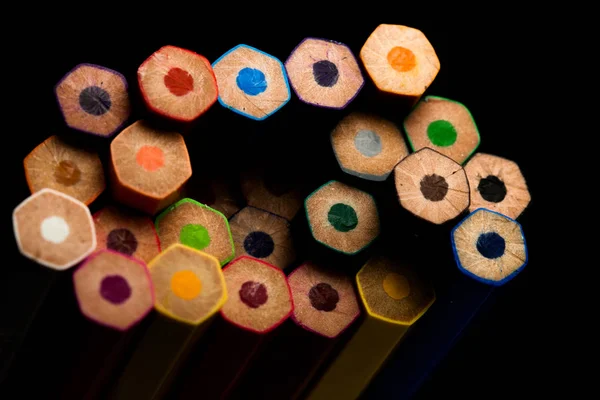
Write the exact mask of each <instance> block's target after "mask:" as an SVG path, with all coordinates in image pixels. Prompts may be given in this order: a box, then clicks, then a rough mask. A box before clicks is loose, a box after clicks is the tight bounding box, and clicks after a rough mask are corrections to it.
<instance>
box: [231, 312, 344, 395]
mask: <svg viewBox="0 0 600 400" xmlns="http://www.w3.org/2000/svg"><path fill="white" fill-rule="evenodd" d="M336 343H337V341H336V339H330V338H326V337H324V336H320V335H316V334H314V333H313V332H309V331H307V330H306V329H303V328H301V327H299V326H298V325H296V324H295V323H294V322H293V321H291V320H289V321H286V322H285V323H284V324H283V325H282V326H281V327H279V329H278V330H277V331H276V334H275V335H274V336H273V338H272V340H270V341H269V343H268V347H266V348H265V349H264V350H263V351H262V352H261V353H260V355H258V356H257V358H256V360H255V361H254V362H253V364H252V368H251V369H249V370H248V371H247V372H246V374H245V375H244V377H243V378H242V379H241V380H240V382H239V383H238V385H237V387H236V388H235V390H233V391H232V392H231V396H230V398H232V399H238V398H239V399H241V398H247V396H248V394H249V393H252V395H253V396H255V397H256V398H262V399H292V398H296V397H297V396H298V395H299V394H300V392H301V390H302V388H303V387H304V386H305V385H306V384H307V383H308V380H309V379H310V378H311V376H312V375H313V374H314V373H315V372H316V371H317V369H318V367H319V366H320V365H321V363H322V362H323V361H324V359H325V358H327V356H328V355H329V354H330V352H331V350H332V349H333V348H334V345H335V344H336Z"/></svg>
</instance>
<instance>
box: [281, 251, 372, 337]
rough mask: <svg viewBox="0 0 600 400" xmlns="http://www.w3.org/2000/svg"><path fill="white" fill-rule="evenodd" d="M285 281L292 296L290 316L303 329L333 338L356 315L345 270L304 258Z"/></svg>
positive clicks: (355, 306)
mask: <svg viewBox="0 0 600 400" xmlns="http://www.w3.org/2000/svg"><path fill="white" fill-rule="evenodd" d="M288 281H289V283H290V287H291V289H292V296H293V298H294V314H293V315H292V319H293V320H294V322H295V323H297V324H298V325H299V326H301V327H303V328H304V329H307V330H309V331H311V332H314V333H317V334H319V335H322V336H325V337H328V338H335V337H338V336H339V335H340V334H341V333H342V332H343V331H344V330H345V329H346V328H348V327H349V326H350V325H351V324H352V323H353V322H354V321H355V320H356V319H357V318H358V316H359V315H360V307H359V305H358V300H357V298H356V293H355V291H354V285H353V283H352V280H351V279H350V278H349V277H348V276H347V275H345V274H342V273H339V272H336V271H330V270H328V269H325V268H323V267H321V266H318V265H317V264H315V263H313V262H306V263H304V264H302V265H301V266H299V267H298V268H296V269H295V270H294V271H293V272H292V273H291V274H290V275H289V277H288Z"/></svg>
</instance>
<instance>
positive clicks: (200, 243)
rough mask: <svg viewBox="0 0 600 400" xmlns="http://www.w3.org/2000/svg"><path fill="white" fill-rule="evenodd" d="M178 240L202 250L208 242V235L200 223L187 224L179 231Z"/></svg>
mask: <svg viewBox="0 0 600 400" xmlns="http://www.w3.org/2000/svg"><path fill="white" fill-rule="evenodd" d="M179 241H180V242H181V244H184V245H186V246H189V247H193V248H194V249H197V250H202V249H205V248H206V247H208V245H209V244H210V235H209V234H208V230H207V229H206V228H205V227H203V226H202V225H198V224H187V225H184V226H183V228H181V231H180V232H179Z"/></svg>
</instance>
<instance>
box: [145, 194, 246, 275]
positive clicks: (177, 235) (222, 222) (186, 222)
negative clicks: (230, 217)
mask: <svg viewBox="0 0 600 400" xmlns="http://www.w3.org/2000/svg"><path fill="white" fill-rule="evenodd" d="M155 226H156V232H157V233H158V237H159V238H160V243H161V245H162V246H163V247H168V246H170V245H172V244H173V243H181V244H183V245H186V246H189V247H192V248H194V249H196V250H202V251H203V252H205V253H207V254H210V255H211V256H214V257H215V258H216V259H217V260H219V263H220V265H225V264H227V263H228V262H229V261H230V260H231V259H232V258H233V257H234V255H235V250H234V246H233V239H232V237H231V231H230V228H229V222H228V221H227V218H225V216H224V215H223V214H221V213H220V212H218V211H217V210H214V209H212V208H210V207H208V206H207V205H204V204H201V203H198V202H197V201H196V200H192V199H189V198H185V199H181V200H179V201H178V202H177V203H175V204H173V205H171V206H170V207H169V208H167V209H166V210H164V211H163V212H162V213H161V214H160V215H159V216H158V217H156V221H155Z"/></svg>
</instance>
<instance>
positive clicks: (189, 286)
mask: <svg viewBox="0 0 600 400" xmlns="http://www.w3.org/2000/svg"><path fill="white" fill-rule="evenodd" d="M148 268H149V270H150V275H151V276H152V281H153V283H154V287H155V293H156V304H155V309H156V310H157V311H158V312H159V313H160V315H158V316H157V318H156V319H155V320H154V321H153V323H152V325H151V326H150V327H149V328H148V331H147V332H146V334H145V336H144V337H143V338H142V340H141V341H140V343H139V344H138V346H137V348H136V349H135V352H134V354H133V356H132V357H131V359H130V360H129V362H128V364H127V365H126V367H125V370H124V371H123V373H122V374H121V377H120V379H119V380H118V382H117V383H116V385H115V387H114V390H113V391H112V395H111V398H113V399H123V400H125V399H145V400H154V399H159V398H161V397H162V396H164V395H165V394H166V391H167V389H168V387H169V385H170V383H171V381H172V380H173V378H174V376H175V374H176V372H177V370H178V368H179V366H180V365H181V363H182V361H183V360H184V359H185V357H186V355H187V353H188V352H189V350H190V348H191V346H192V344H193V343H194V342H195V341H196V339H198V337H200V336H201V334H202V333H203V331H204V330H205V328H206V326H207V325H208V321H209V319H210V318H211V317H212V316H213V315H214V314H215V313H216V312H217V311H218V310H219V309H220V308H221V307H222V306H223V304H224V303H225V301H226V300H227V288H226V286H225V279H224V277H223V272H222V271H221V266H220V263H219V261H218V260H217V259H216V258H215V257H213V256H211V255H208V254H206V253H203V252H201V251H199V250H196V249H193V248H191V247H188V246H184V245H182V244H179V243H175V244H173V245H171V246H169V248H167V249H166V250H165V251H163V252H162V253H160V254H159V255H158V256H156V257H155V258H154V259H153V260H152V261H151V262H150V263H149V264H148Z"/></svg>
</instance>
